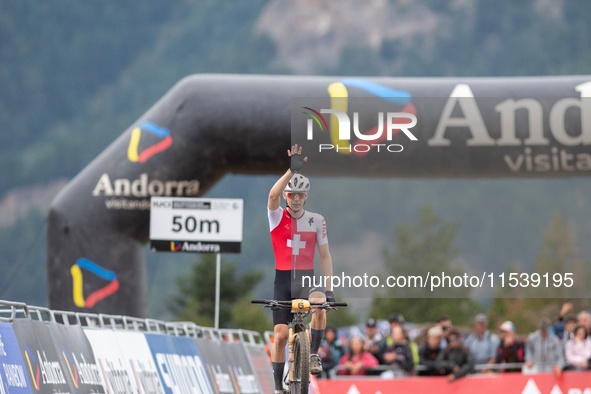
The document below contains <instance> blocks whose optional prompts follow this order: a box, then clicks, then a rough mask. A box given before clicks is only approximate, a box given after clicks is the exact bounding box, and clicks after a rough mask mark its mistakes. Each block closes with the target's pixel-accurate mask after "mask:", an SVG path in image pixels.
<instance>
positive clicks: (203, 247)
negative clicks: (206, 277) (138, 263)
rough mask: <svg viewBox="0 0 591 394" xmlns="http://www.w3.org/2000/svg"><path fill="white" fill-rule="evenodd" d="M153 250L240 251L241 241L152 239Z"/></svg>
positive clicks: (151, 246)
mask: <svg viewBox="0 0 591 394" xmlns="http://www.w3.org/2000/svg"><path fill="white" fill-rule="evenodd" d="M150 248H152V251H153V252H189V253H240V250H241V243H240V242H200V241H195V242H192V241H160V240H152V241H150Z"/></svg>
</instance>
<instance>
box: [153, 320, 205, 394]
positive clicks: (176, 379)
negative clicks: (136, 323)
mask: <svg viewBox="0 0 591 394" xmlns="http://www.w3.org/2000/svg"><path fill="white" fill-rule="evenodd" d="M156 327H157V328H158V331H160V326H159V325H156ZM167 331H170V333H171V335H166V332H167ZM172 335H174V330H168V329H167V328H166V326H165V327H164V331H163V332H161V333H158V332H148V333H146V334H145V337H146V340H147V342H148V345H149V346H150V351H151V352H152V357H153V359H154V362H155V363H156V366H157V367H158V373H159V374H160V378H161V380H162V382H163V384H164V390H165V391H166V393H167V394H184V393H190V394H198V393H203V394H214V393H215V391H214V388H213V384H212V382H211V380H210V377H209V375H208V373H207V371H206V369H205V366H204V364H203V360H202V358H201V355H200V353H199V350H198V349H197V345H196V344H195V341H194V339H193V338H189V337H177V336H172Z"/></svg>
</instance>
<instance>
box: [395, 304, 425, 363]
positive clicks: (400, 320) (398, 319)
mask: <svg viewBox="0 0 591 394" xmlns="http://www.w3.org/2000/svg"><path fill="white" fill-rule="evenodd" d="M388 322H389V323H390V331H392V327H394V326H399V327H400V328H402V331H403V332H404V338H405V339H406V342H407V343H408V346H409V347H410V351H411V352H412V360H413V362H414V363H415V364H418V363H419V362H420V358H419V347H418V346H417V344H416V343H415V342H414V341H411V340H410V338H409V337H408V332H407V331H406V330H405V329H404V316H402V314H401V313H392V314H391V315H390V317H389V318H388Z"/></svg>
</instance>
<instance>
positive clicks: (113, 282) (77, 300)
mask: <svg viewBox="0 0 591 394" xmlns="http://www.w3.org/2000/svg"><path fill="white" fill-rule="evenodd" d="M82 268H84V269H85V270H87V271H90V272H92V273H93V274H95V275H96V276H98V277H99V278H102V279H105V280H108V281H109V284H108V285H106V286H105V287H103V288H100V289H98V290H97V291H95V292H94V293H92V294H90V295H89V296H88V297H86V299H85V298H84V292H83V284H84V283H83V278H82ZM70 273H71V274H72V281H73V297H74V304H75V305H76V306H77V307H79V308H88V309H92V308H93V307H94V306H95V305H96V303H97V302H99V301H100V300H103V299H105V298H107V297H109V296H111V295H113V294H115V293H116V292H117V290H119V280H118V279H117V274H115V272H113V271H109V270H107V269H105V268H103V267H101V266H100V265H98V264H96V263H94V262H92V261H90V260H88V259H85V258H79V259H78V261H76V264H74V265H73V266H72V267H71V268H70Z"/></svg>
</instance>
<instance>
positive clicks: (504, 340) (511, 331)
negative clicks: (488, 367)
mask: <svg viewBox="0 0 591 394" xmlns="http://www.w3.org/2000/svg"><path fill="white" fill-rule="evenodd" d="M499 328H500V330H501V341H500V344H499V347H498V348H497V355H496V357H495V359H494V362H495V363H497V364H513V363H523V362H524V361H525V343H524V342H523V340H521V339H520V338H519V337H518V336H517V334H516V333H515V325H514V324H513V323H512V322H510V321H506V322H504V323H503V324H501V326H500V327H499ZM520 371H521V367H517V368H508V369H503V372H520Z"/></svg>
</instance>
